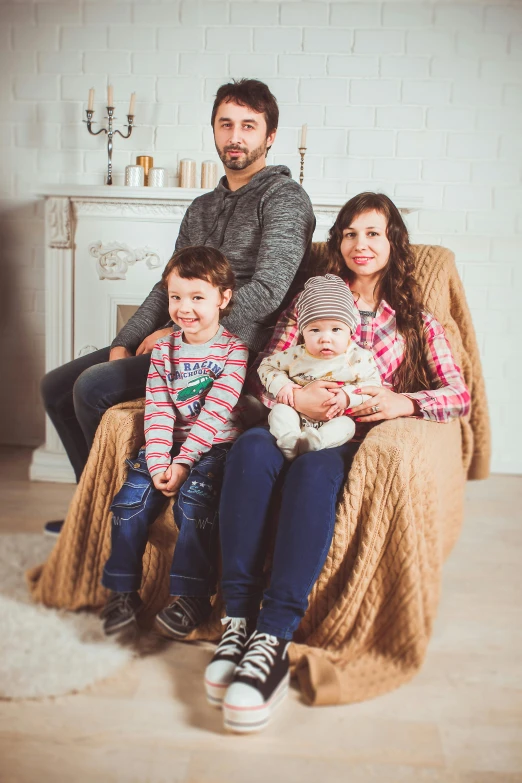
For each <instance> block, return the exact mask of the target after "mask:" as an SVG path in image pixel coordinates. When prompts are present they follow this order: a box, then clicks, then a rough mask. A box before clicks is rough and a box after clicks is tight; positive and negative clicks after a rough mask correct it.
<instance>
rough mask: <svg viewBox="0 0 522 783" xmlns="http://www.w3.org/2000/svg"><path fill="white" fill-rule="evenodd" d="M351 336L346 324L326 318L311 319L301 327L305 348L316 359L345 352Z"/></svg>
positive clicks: (327, 357) (328, 357)
mask: <svg viewBox="0 0 522 783" xmlns="http://www.w3.org/2000/svg"><path fill="white" fill-rule="evenodd" d="M351 336H352V333H351V331H350V327H349V326H348V324H345V323H344V321H335V320H333V319H327V318H324V319H321V320H320V321H311V322H310V323H309V324H307V325H306V326H305V328H304V329H303V338H304V343H305V346H306V350H307V351H308V353H309V354H311V355H312V356H315V357H316V358H317V359H331V358H332V357H333V356H340V355H341V354H342V353H346V351H347V350H348V346H349V345H350V339H351Z"/></svg>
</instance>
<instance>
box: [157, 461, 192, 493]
mask: <svg viewBox="0 0 522 783" xmlns="http://www.w3.org/2000/svg"><path fill="white" fill-rule="evenodd" d="M189 473H190V469H189V468H188V466H187V465H180V464H178V463H177V462H174V463H173V464H172V465H169V467H168V468H167V470H166V471H165V472H164V473H157V474H156V475H155V476H153V477H152V481H153V482H154V486H155V487H156V489H157V490H159V491H160V492H162V493H163V494H164V495H165V497H167V498H173V497H174V496H175V495H177V494H178V492H179V489H180V487H181V485H182V484H183V482H184V481H186V479H187V478H188V474H189Z"/></svg>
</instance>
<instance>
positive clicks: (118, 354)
mask: <svg viewBox="0 0 522 783" xmlns="http://www.w3.org/2000/svg"><path fill="white" fill-rule="evenodd" d="M130 356H132V354H131V352H130V351H128V350H127V348H124V347H123V345H117V346H116V347H115V348H111V352H110V354H109V361H110V362H113V361H115V360H116V359H128V358H129V357H130Z"/></svg>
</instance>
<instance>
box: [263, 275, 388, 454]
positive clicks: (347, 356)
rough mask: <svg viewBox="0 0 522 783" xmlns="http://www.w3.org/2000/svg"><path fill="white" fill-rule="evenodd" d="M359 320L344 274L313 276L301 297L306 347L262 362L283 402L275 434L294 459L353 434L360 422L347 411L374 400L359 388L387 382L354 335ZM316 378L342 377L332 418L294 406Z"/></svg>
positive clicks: (274, 416)
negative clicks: (318, 417)
mask: <svg viewBox="0 0 522 783" xmlns="http://www.w3.org/2000/svg"><path fill="white" fill-rule="evenodd" d="M358 322H359V313H358V311H357V308H356V307H355V304H354V301H353V296H352V292H351V291H350V289H349V288H348V286H347V284H346V283H345V282H344V281H343V280H341V278H340V277H337V275H324V276H319V277H312V278H310V279H309V280H308V281H307V282H306V285H305V287H304V290H303V291H302V293H301V295H300V296H299V298H298V300H297V325H298V328H299V331H300V332H301V334H302V336H303V340H304V345H297V346H295V347H294V348H288V349H287V350H286V351H280V352H279V353H275V354H272V356H267V357H266V358H265V359H263V361H262V362H261V364H260V365H259V369H258V373H259V377H260V378H261V382H262V384H263V386H264V387H265V389H266V390H267V391H268V392H270V394H272V395H273V396H274V397H275V398H276V400H277V402H278V404H277V405H275V406H274V407H273V408H272V410H271V412H270V415H269V417H268V422H269V424H270V432H271V433H272V435H274V437H275V438H276V439H277V445H278V446H279V448H280V449H281V451H282V452H283V454H284V455H285V457H286V458H287V459H288V460H293V459H295V457H297V456H298V455H299V454H303V453H304V452H307V451H318V450H319V449H327V448H332V447H335V446H340V445H341V444H343V443H346V442H347V441H348V440H350V439H351V438H353V436H354V433H355V424H354V422H353V420H352V419H350V418H349V417H348V416H343V413H344V411H345V410H346V408H348V407H350V406H352V407H353V406H354V405H359V404H360V403H361V402H365V401H366V400H368V399H370V398H369V396H368V395H367V394H355V391H354V390H355V389H357V388H358V387H359V386H364V385H366V386H380V385H381V378H380V375H379V371H378V370H377V366H376V364H375V361H374V359H373V356H372V354H371V352H370V351H366V350H365V349H364V348H360V347H359V346H358V345H356V343H354V342H353V341H352V339H351V338H352V334H353V333H354V332H355V330H356V328H357V324H358ZM316 380H327V381H339V391H338V392H337V393H336V400H335V403H334V404H333V405H332V407H331V408H330V410H329V413H328V418H329V419H330V420H329V421H327V422H321V421H313V420H312V419H308V418H307V417H306V416H303V415H301V414H299V413H297V411H296V410H295V409H294V407H293V406H294V389H299V388H301V387H303V386H306V385H307V384H308V383H310V382H311V381H316Z"/></svg>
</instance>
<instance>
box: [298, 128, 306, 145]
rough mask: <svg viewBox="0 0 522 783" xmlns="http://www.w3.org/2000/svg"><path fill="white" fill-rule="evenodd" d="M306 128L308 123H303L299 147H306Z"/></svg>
mask: <svg viewBox="0 0 522 783" xmlns="http://www.w3.org/2000/svg"><path fill="white" fill-rule="evenodd" d="M307 130H308V125H303V126H302V128H301V143H300V145H299V146H300V147H306V132H307Z"/></svg>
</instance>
